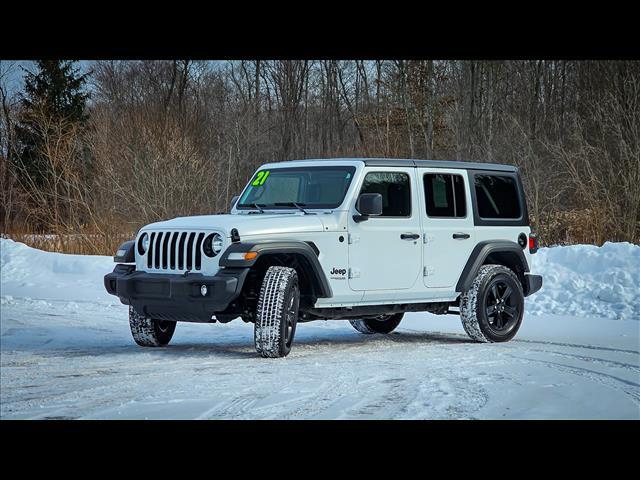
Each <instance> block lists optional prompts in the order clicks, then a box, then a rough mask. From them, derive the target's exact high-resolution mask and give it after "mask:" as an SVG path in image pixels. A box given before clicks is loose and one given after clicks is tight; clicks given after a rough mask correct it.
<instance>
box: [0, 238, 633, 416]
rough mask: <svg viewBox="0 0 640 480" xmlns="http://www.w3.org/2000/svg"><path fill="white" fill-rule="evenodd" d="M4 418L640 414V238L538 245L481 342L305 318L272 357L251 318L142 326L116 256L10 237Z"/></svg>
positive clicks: (432, 321) (5, 253)
mask: <svg viewBox="0 0 640 480" xmlns="http://www.w3.org/2000/svg"><path fill="white" fill-rule="evenodd" d="M0 250H1V259H0V268H1V277H0V288H1V291H0V294H1V296H0V302H1V304H0V335H1V337H0V338H1V345H0V357H1V364H0V418H2V419H9V418H434V419H439V418H497V419H503V418H630V419H640V353H639V351H640V330H639V328H640V247H639V246H636V245H631V244H625V243H616V244H612V243H607V244H605V245H604V246H603V247H594V246H589V245H579V246H572V247H554V248H548V249H541V250H540V251H539V253H538V254H537V255H536V256H535V257H534V259H535V265H534V267H535V270H536V271H537V272H539V273H541V274H542V275H544V277H545V285H544V287H543V290H542V291H541V292H539V293H537V294H536V295H534V296H532V297H530V298H529V299H527V302H526V303H527V307H526V308H527V315H526V316H525V319H524V322H523V325H522V328H521V329H520V332H519V333H518V335H517V336H516V338H515V339H514V340H512V341H511V342H508V343H502V344H476V343H472V342H470V341H469V339H468V338H467V337H466V335H465V334H464V331H463V330H462V327H461V325H460V321H459V319H458V318H457V317H455V316H435V315H430V314H423V313H420V314H417V313H416V314H408V315H406V316H405V319H404V320H403V322H402V324H401V325H400V327H399V328H398V330H397V331H396V332H395V333H393V334H391V335H388V336H382V335H369V336H365V335H361V334H359V333H357V332H356V331H355V330H354V329H353V328H352V327H351V326H350V325H349V323H348V322H342V321H327V322H312V323H307V324H301V325H299V327H298V331H297V333H296V339H295V343H294V348H293V351H292V353H291V354H290V355H289V356H288V357H287V358H284V359H262V358H259V357H257V356H256V354H255V352H254V348H253V336H252V333H253V332H252V326H251V325H248V324H244V323H243V322H242V321H239V320H237V321H234V322H232V323H230V324H226V325H219V324H211V325H199V324H187V323H180V324H179V325H178V328H177V329H176V334H175V336H174V339H173V340H172V342H171V345H170V346H169V347H167V348H163V349H143V348H141V347H138V346H136V345H135V344H134V343H133V340H132V339H131V336H130V333H129V327H128V322H127V307H125V306H124V305H121V304H120V303H119V302H118V300H117V299H116V298H115V297H112V296H110V295H108V294H107V293H106V292H105V291H104V287H103V285H102V277H103V275H104V274H105V273H107V272H108V271H111V270H112V268H113V263H112V258H111V257H92V256H79V255H61V254H55V253H48V252H42V251H39V250H34V249H31V248H29V247H27V246H25V245H23V244H20V243H16V242H13V241H11V240H4V239H1V240H0Z"/></svg>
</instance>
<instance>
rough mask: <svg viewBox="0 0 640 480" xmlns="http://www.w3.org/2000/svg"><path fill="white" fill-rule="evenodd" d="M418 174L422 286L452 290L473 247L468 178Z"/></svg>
mask: <svg viewBox="0 0 640 480" xmlns="http://www.w3.org/2000/svg"><path fill="white" fill-rule="evenodd" d="M417 172H418V183H419V184H420V191H421V195H422V200H423V203H422V207H421V209H420V210H421V211H420V214H421V215H422V225H423V227H424V230H423V232H422V233H423V239H422V240H423V242H422V245H423V249H424V251H423V259H424V268H423V277H424V284H425V286H427V287H432V288H444V287H454V286H455V285H456V283H457V282H458V279H459V278H460V274H461V273H462V269H463V268H464V266H465V264H466V263H467V260H468V259H469V255H470V254H471V251H472V250H473V247H474V246H475V238H474V228H473V211H472V209H471V194H470V191H469V178H468V175H467V172H466V171H465V170H455V169H441V168H438V169H434V168H419V169H417Z"/></svg>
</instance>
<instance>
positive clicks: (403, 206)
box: [360, 172, 411, 217]
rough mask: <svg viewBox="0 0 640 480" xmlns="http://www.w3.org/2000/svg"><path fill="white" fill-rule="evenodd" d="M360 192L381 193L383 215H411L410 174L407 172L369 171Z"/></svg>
mask: <svg viewBox="0 0 640 480" xmlns="http://www.w3.org/2000/svg"><path fill="white" fill-rule="evenodd" d="M360 193H379V194H380V195H382V215H381V217H408V216H410V215H411V188H410V186H409V175H407V174H406V173H400V172H370V173H367V176H366V177H364V182H363V183H362V188H361V189H360Z"/></svg>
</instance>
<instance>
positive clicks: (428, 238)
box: [422, 234, 434, 245]
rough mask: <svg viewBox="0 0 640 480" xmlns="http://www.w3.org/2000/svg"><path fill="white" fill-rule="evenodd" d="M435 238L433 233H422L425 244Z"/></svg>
mask: <svg viewBox="0 0 640 480" xmlns="http://www.w3.org/2000/svg"><path fill="white" fill-rule="evenodd" d="M433 240H434V236H433V235H427V234H424V235H422V243H424V244H425V245H426V244H427V243H431V242H433Z"/></svg>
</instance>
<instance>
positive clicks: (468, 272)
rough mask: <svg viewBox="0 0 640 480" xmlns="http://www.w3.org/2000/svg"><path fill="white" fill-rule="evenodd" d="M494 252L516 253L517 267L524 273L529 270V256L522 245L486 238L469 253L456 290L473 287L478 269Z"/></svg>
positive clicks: (461, 290) (460, 290) (462, 290)
mask: <svg viewBox="0 0 640 480" xmlns="http://www.w3.org/2000/svg"><path fill="white" fill-rule="evenodd" d="M492 253H493V254H495V253H498V254H499V253H507V254H509V255H515V258H516V262H517V267H518V269H519V270H520V271H521V272H522V275H524V272H528V271H529V264H528V263H527V258H526V257H525V256H524V252H523V251H522V247H520V245H518V244H517V243H516V242H511V241H508V240H484V241H482V242H478V244H477V245H476V246H475V248H474V249H473V251H472V252H471V255H469V259H468V260H467V264H466V265H465V266H464V269H463V270H462V273H461V274H460V279H459V280H458V283H457V284H456V292H464V291H466V290H469V288H471V284H472V283H473V279H474V278H475V277H476V275H477V274H478V270H480V267H482V265H483V264H484V263H485V260H486V259H487V257H488V256H489V255H491V254H492ZM516 273H517V272H516ZM523 280H524V277H523V278H521V281H523ZM523 287H524V285H523ZM525 293H526V292H525Z"/></svg>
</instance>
